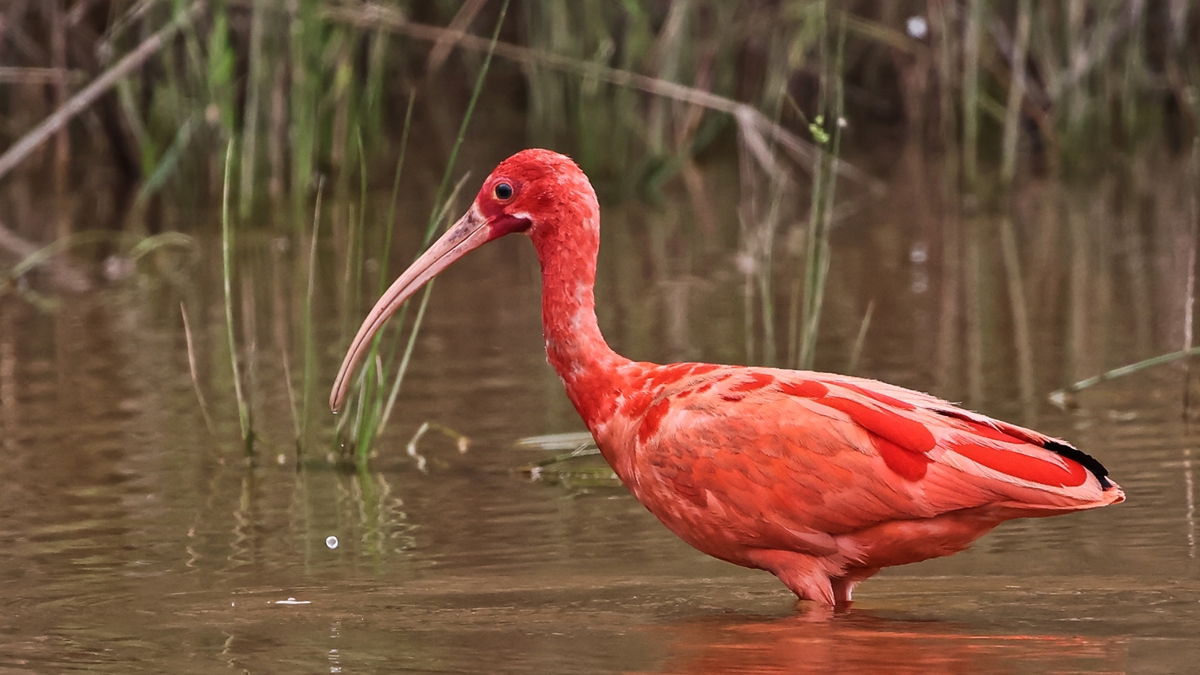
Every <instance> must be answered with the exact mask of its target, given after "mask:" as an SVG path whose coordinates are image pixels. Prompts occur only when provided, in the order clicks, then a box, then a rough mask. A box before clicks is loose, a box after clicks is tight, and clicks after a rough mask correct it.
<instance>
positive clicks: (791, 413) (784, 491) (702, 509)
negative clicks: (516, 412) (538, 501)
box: [330, 149, 1125, 605]
mask: <svg viewBox="0 0 1200 675" xmlns="http://www.w3.org/2000/svg"><path fill="white" fill-rule="evenodd" d="M514 232H521V233H524V234H526V235H527V236H528V237H529V238H530V239H532V240H533V245H534V247H535V248H536V249H537V256H538V260H539V261H540V263H541V267H542V324H543V330H544V332H545V338H546V354H547V356H548V358H549V361H550V365H551V366H553V367H554V369H555V370H556V371H557V372H558V375H559V377H560V378H561V379H562V382H563V385H564V386H565V387H566V390H567V396H568V397H569V398H570V399H571V402H572V403H573V404H574V405H575V409H576V410H577V411H578V412H579V415H580V417H582V418H583V421H584V423H585V424H586V425H587V428H588V429H589V430H590V431H591V433H592V436H593V437H595V439H596V444H597V445H598V446H599V448H600V452H601V454H602V455H603V456H604V459H605V460H607V461H608V463H609V464H610V465H611V466H612V468H613V470H614V471H615V472H616V474H617V476H618V477H619V478H620V479H621V482H622V483H624V484H625V486H626V487H627V488H628V489H629V491H630V492H632V493H633V496H634V497H636V498H637V500H638V501H639V502H641V503H642V504H643V505H644V506H645V507H646V508H647V509H649V511H650V512H651V513H652V514H654V515H655V516H656V517H658V519H659V520H660V521H662V523H663V524H664V525H666V526H667V527H668V528H669V529H670V530H671V531H672V532H674V533H675V534H676V535H678V536H679V537H680V538H681V539H683V540H684V541H685V542H687V543H688V544H691V545H692V546H694V547H695V548H697V549H699V550H700V551H703V552H704V553H707V554H708V555H711V556H715V557H717V558H720V559H721V560H726V561H728V562H731V563H734V564H737V565H742V566H745V567H750V568H755V569H762V570H766V571H768V572H771V573H772V574H774V575H775V576H777V577H779V579H780V580H781V581H782V582H783V583H784V585H786V586H787V587H788V588H789V589H791V590H792V592H794V593H795V594H796V595H797V596H798V597H799V598H801V599H808V600H815V601H816V602H818V603H823V604H825V605H835V604H848V603H849V602H850V600H851V593H852V591H853V590H854V586H855V585H856V584H858V582H860V581H862V580H863V579H866V578H867V577H870V576H871V575H873V574H875V573H876V572H878V571H879V570H880V568H883V567H887V566H890V565H902V564H906V563H912V562H918V561H921V560H926V559H929V558H935V557H938V556H944V555H950V554H952V553H956V552H958V551H961V550H963V549H965V548H967V547H968V546H969V545H970V544H971V542H973V541H974V540H975V539H977V538H978V537H980V536H982V535H984V534H986V533H987V532H988V531H990V530H991V529H992V528H993V527H995V526H996V525H998V524H1000V523H1001V522H1003V521H1005V520H1009V519H1012V518H1023V517H1039V516H1053V515H1058V514H1061V513H1067V512H1070V511H1081V510H1085V509H1093V508H1097V507H1100V506H1106V505H1108V504H1115V503H1118V502H1121V501H1124V499H1125V494H1124V492H1122V490H1121V488H1120V487H1119V486H1118V485H1117V484H1116V483H1114V482H1113V481H1111V480H1109V479H1108V477H1107V476H1108V472H1107V471H1106V470H1105V468H1104V467H1103V466H1102V465H1101V464H1100V462H1098V461H1096V460H1095V459H1093V458H1092V457H1090V456H1088V455H1086V454H1084V453H1083V452H1081V451H1079V450H1077V449H1075V448H1074V447H1072V446H1071V445H1069V444H1067V443H1066V442H1064V441H1061V440H1058V439H1055V438H1050V437H1048V436H1044V435H1042V434H1040V433H1038V432H1036V431H1031V430H1029V429H1024V428H1021V427H1018V426H1015V425H1012V424H1008V423H1005V422H1001V421H999V420H994V419H991V418H989V417H985V416H983V415H980V414H977V413H973V412H970V411H967V410H963V409H961V408H958V407H955V406H953V405H951V404H950V403H947V402H946V401H943V400H940V399H938V398H935V397H933V396H930V395H928V394H922V393H919V392H916V391H910V390H908V389H904V388H901V387H897V386H894V385H890V384H885V383H883V382H877V381H874V380H868V379H862V378H857V377H847V376H843V375H831V374H827V373H815V372H805V371H795V370H781V369H776V368H749V367H742V366H725V365H715V364H709V363H672V364H669V365H658V364H654V363H640V362H635V361H631V360H629V359H626V358H624V357H622V356H620V355H618V354H617V353H616V352H614V351H613V350H612V349H610V348H609V346H608V344H607V343H605V341H604V337H603V336H602V335H601V334H600V328H599V326H598V325H597V323H596V312H595V299H594V296H593V286H594V284H595V280H596V255H597V253H598V251H599V247H600V207H599V204H598V203H597V201H596V193H595V191H593V189H592V186H591V183H589V182H588V179H587V177H586V176H585V175H584V174H583V171H581V170H580V169H579V167H578V166H576V164H575V163H574V162H573V161H571V159H569V158H568V157H565V156H563V155H560V154H558V153H555V152H551V151H549V150H536V149H535V150H524V151H522V152H519V153H517V154H515V155H513V156H512V157H509V158H508V159H506V160H504V161H503V162H501V163H500V165H499V166H497V167H496V169H495V171H493V172H492V173H491V175H490V176H488V178H487V180H486V181H484V183H483V186H482V187H481V188H480V190H479V194H478V195H477V196H476V197H475V201H474V203H473V204H472V205H471V208H470V210H468V211H467V213H466V215H464V216H463V217H462V218H461V219H460V220H459V221H458V222H457V223H455V224H454V225H453V226H451V228H450V229H449V230H448V231H447V232H446V233H445V234H444V235H443V236H442V237H441V238H440V239H438V240H437V241H436V242H435V243H434V244H433V245H432V246H431V247H430V248H429V249H428V250H427V251H426V252H425V253H424V254H423V255H421V256H420V257H419V258H418V259H417V260H416V261H415V262H414V263H413V264H412V266H411V267H409V268H408V269H407V270H405V272H404V273H403V274H401V275H400V277H399V278H398V279H396V281H395V282H394V283H393V284H392V285H391V287H390V288H388V290H387V292H386V293H384V295H383V297H381V298H380V299H379V301H378V302H377V303H376V304H375V306H374V308H372V309H371V312H370V314H368V316H367V318H366V320H365V321H364V322H363V324H362V327H361V328H359V330H358V334H357V335H356V336H355V337H354V341H353V343H352V344H351V345H350V349H349V351H348V352H347V354H346V358H345V360H344V361H343V362H342V367H341V370H340V371H339V372H338V376H337V380H336V382H335V384H334V387H333V392H332V394H331V396H330V406H331V407H332V408H333V409H334V410H335V411H336V410H337V409H338V408H340V407H341V404H342V402H343V400H344V399H345V397H346V392H347V389H348V386H349V379H350V375H351V373H352V372H353V370H354V367H355V364H356V363H357V362H358V360H359V359H360V357H361V356H362V354H363V352H364V351H366V350H367V348H368V347H369V344H370V342H371V339H372V336H374V335H375V333H376V332H377V331H378V330H379V329H380V327H381V326H382V325H383V323H384V322H385V321H386V320H387V319H388V317H389V316H391V315H392V313H393V312H395V311H396V309H397V308H398V307H399V306H400V305H401V304H402V303H403V302H404V301H405V299H406V298H408V297H409V296H410V295H412V293H413V292H415V291H416V290H417V289H418V288H420V287H421V286H422V285H424V284H425V283H426V282H427V281H429V280H430V279H431V278H433V277H434V276H435V275H437V274H438V273H439V272H441V271H442V270H443V269H445V268H446V267H447V266H448V265H450V264H451V263H452V262H454V261H455V260H458V259H459V258H461V257H462V256H464V255H466V253H467V252H468V251H471V250H472V249H475V248H478V247H479V246H482V245H483V244H485V243H487V242H489V241H492V240H493V239H497V238H499V237H502V236H504V235H506V234H510V233H514Z"/></svg>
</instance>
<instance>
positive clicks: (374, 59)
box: [0, 0, 1200, 241]
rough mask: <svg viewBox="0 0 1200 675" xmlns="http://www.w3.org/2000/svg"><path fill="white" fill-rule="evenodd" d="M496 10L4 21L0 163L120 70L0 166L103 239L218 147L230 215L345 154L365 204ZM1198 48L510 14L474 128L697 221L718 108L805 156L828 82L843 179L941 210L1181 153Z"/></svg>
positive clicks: (865, 15)
mask: <svg viewBox="0 0 1200 675" xmlns="http://www.w3.org/2000/svg"><path fill="white" fill-rule="evenodd" d="M499 10H500V3H499V2H488V1H487V0H466V1H465V2H460V1H458V0H413V1H409V2H373V3H368V2H351V1H343V2H337V1H331V0H199V1H192V0H5V1H4V5H3V15H2V20H0V64H2V67H0V116H2V124H0V138H3V139H4V142H5V144H6V145H8V146H9V147H11V146H12V144H14V143H16V141H18V140H19V139H21V138H22V137H23V136H25V135H26V134H27V133H28V132H30V130H31V129H33V128H34V127H35V126H36V125H37V124H38V123H40V122H41V121H42V120H44V119H45V118H47V116H49V115H50V114H51V113H52V112H54V111H55V110H57V109H60V108H62V107H63V106H65V105H67V104H68V102H69V101H71V100H72V97H73V96H75V95H77V94H79V93H80V92H81V91H82V90H84V89H85V88H86V87H87V86H88V85H89V83H93V82H95V81H96V80H97V78H100V77H102V76H103V75H104V74H105V73H106V72H110V71H112V70H114V69H117V68H121V73H120V74H121V75H122V77H120V78H118V79H116V80H115V82H114V83H113V84H112V86H111V88H108V89H106V90H105V91H103V92H102V93H101V94H100V95H99V96H97V97H96V98H95V99H94V101H92V102H90V103H89V104H88V105H86V107H84V108H82V109H80V110H78V111H77V114H75V115H74V117H73V119H71V121H70V122H68V123H66V124H64V125H62V126H59V127H57V128H56V129H55V133H54V134H53V135H51V136H50V137H48V138H47V140H46V141H45V142H44V143H42V144H40V145H39V146H38V147H37V148H36V150H34V152H33V153H32V154H30V155H29V156H26V157H22V158H21V161H20V162H18V163H17V164H15V165H14V166H15V167H18V168H19V170H20V171H23V172H35V173H37V174H38V175H40V176H43V177H47V176H49V177H50V179H51V181H53V184H55V185H58V186H65V187H68V188H81V187H83V188H88V189H95V188H98V187H101V186H104V187H106V188H107V190H99V189H96V190H95V192H96V193H97V194H104V193H105V192H109V193H111V194H114V195H115V197H114V198H113V199H114V201H115V203H113V204H111V205H109V204H107V203H105V204H104V210H105V211H111V212H113V213H112V214H110V215H109V217H108V218H107V219H106V218H103V217H102V218H101V220H102V221H103V222H107V223H108V226H109V227H112V228H121V227H123V226H124V223H125V222H126V221H125V219H124V216H125V215H126V210H127V207H128V206H129V205H130V203H134V202H136V204H138V205H139V206H144V207H147V208H151V209H154V210H155V213H154V217H151V218H147V219H145V221H144V222H145V224H146V227H147V229H149V230H150V231H152V232H153V231H160V230H162V229H164V228H169V227H171V224H170V223H171V221H170V220H169V218H168V219H167V220H166V221H163V220H162V216H161V215H160V214H158V213H157V210H158V209H160V208H161V205H160V204H158V203H157V202H158V200H159V199H162V198H165V199H166V200H167V201H168V202H169V203H171V204H181V203H196V202H197V201H204V200H209V199H211V198H213V197H214V196H216V195H217V194H218V193H219V191H220V189H221V185H222V167H223V160H224V151H225V148H226V145H227V143H228V142H229V141H231V140H232V141H233V142H234V143H235V146H236V150H235V154H236V161H235V162H234V165H233V186H234V189H235V196H234V200H235V204H236V206H237V210H238V212H239V213H240V214H241V215H243V216H244V215H247V214H249V213H251V212H252V210H253V209H254V208H255V206H256V205H262V204H269V203H275V202H278V201H280V200H284V199H287V198H288V197H289V196H290V197H291V199H292V201H293V202H295V203H297V204H299V203H305V202H306V201H307V200H309V199H311V197H312V193H313V187H314V181H315V179H316V176H318V175H321V174H324V175H329V176H331V177H333V178H334V180H335V182H336V183H337V184H341V185H343V186H344V185H345V178H346V177H347V176H348V175H350V174H353V173H354V172H355V171H357V170H358V167H359V164H360V157H359V153H360V152H362V153H364V156H363V157H362V158H361V159H362V160H363V161H365V163H366V165H367V167H368V174H369V175H371V176H378V177H379V178H380V183H381V184H386V179H387V178H389V177H390V175H391V170H392V167H393V165H394V157H395V156H396V153H397V143H398V141H399V136H400V131H401V128H402V121H403V119H404V112H405V109H406V107H407V103H408V100H409V98H410V97H413V98H414V99H415V101H416V115H417V123H418V125H419V127H418V128H420V129H421V130H422V134H421V135H422V140H423V141H424V143H422V145H423V146H426V147H432V148H433V151H432V152H431V154H432V156H440V157H441V158H442V159H443V161H444V158H445V156H446V155H447V154H448V152H449V148H450V147H451V145H452V144H453V140H454V133H455V131H456V129H457V124H456V121H455V116H454V115H450V114H447V110H450V109H451V108H447V107H446V106H447V104H457V106H458V107H459V108H461V106H462V105H464V104H465V101H466V99H467V98H468V96H469V94H470V92H471V89H472V85H473V83H474V80H475V75H476V74H477V72H478V70H479V69H480V67H481V64H482V61H483V58H484V54H485V52H486V49H487V40H486V39H485V38H481V37H476V35H477V34H478V35H482V36H486V35H487V34H488V33H490V27H491V26H493V25H494V24H495V22H496V19H497V14H498V12H499ZM839 32H840V33H839ZM839 34H842V35H844V53H843V54H842V56H841V61H840V62H838V63H833V61H834V59H832V58H825V57H829V56H831V54H832V52H833V50H834V49H835V45H834V44H833V43H836V41H837V40H838V35H839ZM1198 35H1200V13H1198V12H1196V11H1194V8H1193V3H1191V2H1189V1H1188V0H1098V1H1088V0H1056V1H1053V2H1032V1H1031V0H963V1H958V2H954V1H950V0H930V1H929V2H915V1H902V0H893V1H884V0H861V1H852V0H847V1H844V2H820V1H813V0H779V1H774V2H769V1H755V2H738V3H731V2H720V1H706V0H655V1H650V2H644V1H642V2H639V1H635V0H623V1H619V2H618V1H603V0H580V1H577V2H568V1H566V0H559V1H545V2H533V1H529V0H518V1H517V2H514V3H513V6H512V8H511V11H509V12H508V16H507V18H506V20H505V22H504V24H503V26H502V27H501V31H500V43H501V44H500V46H499V47H498V50H497V63H496V66H495V69H494V70H493V72H492V74H491V75H490V77H489V81H488V85H487V89H486V91H485V94H484V95H485V100H486V101H488V106H487V108H488V113H487V114H488V115H489V118H490V119H489V120H488V121H486V122H483V123H482V124H486V125H492V124H497V125H498V126H497V127H496V128H497V129H503V130H504V133H505V134H508V135H509V138H508V142H509V145H511V146H512V147H513V148H517V147H520V146H523V145H548V146H553V147H556V148H559V149H562V150H566V151H569V152H571V153H572V154H573V155H574V156H575V157H576V158H577V159H578V160H579V161H580V162H581V164H582V165H583V166H584V169H585V170H586V171H587V172H588V173H589V174H590V175H592V176H593V177H594V178H595V179H596V180H597V181H598V182H599V183H600V184H601V185H602V186H603V188H604V192H605V193H606V194H607V195H609V196H618V197H622V196H630V195H635V194H636V195H642V196H649V197H651V198H653V196H654V194H655V192H656V191H657V190H659V189H661V188H662V187H663V186H664V185H667V184H669V183H671V182H672V181H676V182H677V183H678V185H680V186H682V187H683V189H687V190H690V191H692V192H694V193H695V194H694V198H695V199H697V200H703V199H704V195H703V192H704V190H703V189H702V188H701V186H700V184H699V182H698V176H697V175H696V172H695V170H694V162H695V161H696V158H697V157H703V156H704V153H705V152H707V151H709V150H710V149H714V148H720V147H722V146H724V147H726V148H728V147H729V146H730V145H731V144H732V142H733V141H734V140H735V139H738V138H739V133H740V135H741V136H740V137H741V140H742V141H743V142H744V143H745V144H746V145H749V146H751V147H752V148H753V146H755V145H756V142H757V141H758V140H759V139H754V138H746V136H748V135H753V132H752V129H750V128H749V127H750V126H752V124H751V125H748V124H747V123H746V120H745V119H744V116H738V115H736V114H734V115H731V114H729V113H730V112H734V113H736V112H737V111H736V108H735V107H734V104H736V103H745V104H749V106H751V107H752V108H753V109H754V110H756V111H760V112H761V113H763V114H765V115H766V117H767V118H768V119H769V120H770V121H778V123H779V124H780V125H782V127H783V128H784V129H786V130H789V132H790V133H792V134H794V135H795V136H797V137H799V138H801V139H803V140H805V141H807V142H810V143H815V144H816V145H818V146H819V145H822V144H823V142H824V141H823V139H825V138H827V133H828V132H829V131H831V130H832V129H833V128H834V127H835V126H836V125H834V124H833V122H832V121H831V118H832V115H831V110H830V107H831V106H832V105H833V102H832V100H831V99H832V98H833V96H832V92H831V89H830V82H831V81H832V80H831V78H833V77H834V76H837V75H841V76H842V77H841V78H839V82H843V81H844V111H843V114H842V115H841V116H840V117H842V118H844V119H846V120H848V121H849V122H850V124H849V125H848V127H847V134H846V139H845V151H846V153H847V154H848V156H849V157H852V158H853V157H862V156H863V155H865V154H866V155H869V153H871V152H872V150H874V149H876V148H878V147H879V146H881V145H895V144H896V143H897V142H903V141H913V140H915V141H916V142H918V143H920V144H921V145H922V146H924V147H927V148H930V149H933V150H936V151H939V152H941V153H944V154H945V155H946V156H947V157H953V158H955V159H956V163H955V165H954V166H952V167H951V168H952V170H953V171H954V173H955V174H956V175H958V176H959V179H958V180H956V181H955V186H956V187H958V188H961V189H963V190H964V191H965V192H966V193H968V194H972V195H975V196H977V197H979V198H981V199H983V200H985V202H986V201H987V200H990V199H991V198H993V197H994V196H995V192H996V190H995V188H996V187H1003V185H1004V184H1005V183H1008V182H1011V181H1012V180H1014V177H1015V176H1020V175H1022V174H1027V173H1030V172H1033V173H1040V174H1044V173H1046V172H1051V173H1053V174H1056V175H1061V176H1063V177H1068V178H1071V177H1078V178H1083V179H1086V178H1087V177H1088V176H1091V175H1094V174H1095V172H1096V171H1097V170H1099V169H1103V168H1105V167H1108V166H1112V165H1113V164H1120V163H1127V162H1126V161H1125V159H1124V158H1125V156H1126V154H1125V153H1134V152H1137V151H1138V150H1139V149H1141V148H1144V147H1146V146H1161V147H1165V148H1166V149H1167V150H1168V151H1169V152H1171V153H1175V154H1180V153H1188V152H1190V151H1191V145H1192V142H1193V138H1194V136H1195V129H1196V106H1197V94H1196V92H1197V86H1198V82H1200V73H1198V72H1197V71H1198V66H1197V64H1200V47H1198V44H1200V40H1198V39H1197V36H1198ZM152 42H153V43H154V44H150V43H152ZM147 46H149V47H150V50H148V51H147V50H146V47H147ZM139 50H143V51H145V52H146V53H144V54H142V55H141V58H140V61H139V62H138V63H137V64H136V65H135V66H134V67H128V66H129V65H130V64H126V63H125V62H124V61H123V58H124V57H126V56H129V55H133V54H135V53H136V52H138V51H139ZM506 115H507V116H509V119H508V120H507V121H500V120H499V119H497V118H503V117H504V116H506ZM522 124H523V126H524V130H523V131H520V130H519V129H520V126H519V125H522ZM739 130H740V131H739ZM514 136H515V137H514ZM766 136H767V139H768V140H770V141H772V142H773V143H778V140H777V139H773V138H772V137H771V135H770V134H767V135H766ZM360 138H361V145H360V142H359V139H360ZM360 148H361V149H360ZM758 150H761V148H760V149H756V151H758ZM714 151H716V150H714ZM766 151H769V152H773V151H774V148H767V149H766ZM862 161H863V162H864V164H865V165H866V166H867V168H876V169H877V168H878V167H877V166H875V167H872V166H871V163H872V162H873V161H875V162H878V161H879V160H877V159H876V160H872V159H871V158H869V157H867V158H863V159H862ZM0 166H3V167H4V168H3V171H4V172H6V173H7V172H8V171H10V170H12V168H13V167H10V166H8V165H7V164H6V163H5V162H3V161H0ZM762 166H767V167H771V168H772V169H773V170H781V171H783V170H787V167H786V166H782V167H781V166H777V165H775V164H773V163H771V162H770V161H769V160H767V161H764V162H762ZM0 178H2V176H0ZM104 201H105V202H107V200H104ZM168 210H169V209H168ZM13 220H14V221H18V220H20V219H16V218H14V219H13ZM39 227H44V225H37V224H30V223H25V224H23V225H22V228H23V229H24V230H25V231H23V232H21V233H20V234H23V235H25V236H27V237H31V238H33V239H36V240H40V241H46V240H50V239H53V238H54V237H55V235H60V236H61V235H62V234H64V233H63V232H42V231H30V230H29V228H39Z"/></svg>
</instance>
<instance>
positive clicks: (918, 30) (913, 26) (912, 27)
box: [904, 16, 929, 40]
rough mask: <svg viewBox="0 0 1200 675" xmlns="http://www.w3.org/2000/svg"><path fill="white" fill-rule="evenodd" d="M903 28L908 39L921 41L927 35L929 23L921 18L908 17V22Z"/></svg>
mask: <svg viewBox="0 0 1200 675" xmlns="http://www.w3.org/2000/svg"><path fill="white" fill-rule="evenodd" d="M904 28H905V29H906V30H907V31H908V35H909V37H912V38H914V39H917V40H923V39H925V36H926V35H928V34H929V22H928V21H926V20H925V17H923V16H910V17H908V21H906V22H905V23H904Z"/></svg>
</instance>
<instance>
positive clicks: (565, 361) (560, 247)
mask: <svg viewBox="0 0 1200 675" xmlns="http://www.w3.org/2000/svg"><path fill="white" fill-rule="evenodd" d="M583 215H584V217H583V218H582V221H583V222H581V224H580V226H579V227H570V228H567V227H554V228H546V229H545V230H543V231H541V232H535V233H532V238H533V240H534V245H535V246H536V247H537V252H538V260H539V261H540V262H541V265H542V328H543V331H544V332H545V337H546V356H547V358H548V360H549V361H550V365H551V366H552V367H553V368H554V370H555V371H556V372H557V373H558V376H559V377H560V378H561V379H562V381H563V385H564V386H565V387H566V389H567V396H568V397H569V398H570V399H571V402H572V403H573V404H574V405H575V409H576V410H577V411H579V415H580V416H581V417H583V420H584V422H585V423H586V424H587V425H588V428H589V429H590V430H592V432H593V433H596V431H597V428H598V425H602V424H603V423H604V421H605V420H606V419H607V418H608V417H609V416H610V415H611V412H612V410H611V408H612V407H613V406H615V404H616V393H617V386H616V384H617V383H616V378H617V377H618V373H619V372H620V370H621V366H622V365H623V364H626V363H628V362H629V360H628V359H626V358H624V357H622V356H620V355H619V354H617V353H616V352H614V351H613V350H612V349H611V348H610V347H609V346H608V343H607V342H605V341H604V336H603V335H602V334H601V333H600V326H599V324H598V323H597V322H596V300H595V294H594V292H593V288H594V286H595V282H596V256H597V254H598V253H599V250H600V232H599V213H598V209H597V210H596V211H595V212H594V215H593V214H583ZM589 215H590V218H588V217H587V216H589Z"/></svg>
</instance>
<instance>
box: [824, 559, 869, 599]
mask: <svg viewBox="0 0 1200 675" xmlns="http://www.w3.org/2000/svg"><path fill="white" fill-rule="evenodd" d="M878 571H879V568H878V567H874V568H857V569H852V570H850V571H849V572H847V573H846V574H845V575H844V576H840V577H834V578H833V579H830V580H829V582H830V585H831V586H832V587H833V599H834V600H835V601H836V602H837V604H839V605H849V604H850V602H851V601H852V600H853V599H854V597H853V596H854V587H855V586H857V585H858V582H860V581H863V580H864V579H866V578H868V577H870V576H873V575H874V574H875V573H876V572H878Z"/></svg>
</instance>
